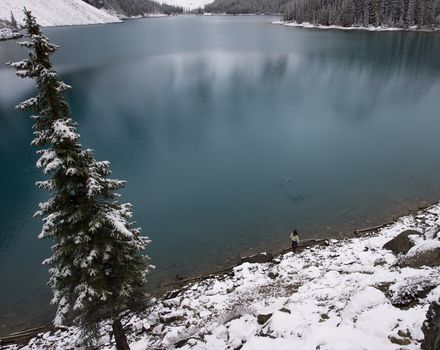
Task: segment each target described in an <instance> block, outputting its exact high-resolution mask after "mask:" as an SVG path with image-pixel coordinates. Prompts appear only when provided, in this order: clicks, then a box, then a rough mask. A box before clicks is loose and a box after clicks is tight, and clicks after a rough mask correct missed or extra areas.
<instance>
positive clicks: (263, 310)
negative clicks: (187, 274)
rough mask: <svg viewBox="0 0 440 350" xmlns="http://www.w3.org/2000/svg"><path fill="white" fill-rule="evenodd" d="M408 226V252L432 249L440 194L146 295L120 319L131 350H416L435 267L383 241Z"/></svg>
mask: <svg viewBox="0 0 440 350" xmlns="http://www.w3.org/2000/svg"><path fill="white" fill-rule="evenodd" d="M409 229H411V230H416V231H418V232H419V233H420V235H419V234H417V235H415V236H414V235H413V236H410V237H413V238H411V240H412V241H413V243H414V244H415V245H414V246H413V247H412V248H411V249H410V250H409V251H408V253H407V255H408V254H409V255H412V254H413V253H415V252H420V251H421V250H423V249H424V248H426V247H435V248H436V249H438V247H439V245H440V203H439V204H436V205H434V206H432V207H430V208H428V209H426V210H425V211H423V212H419V213H416V214H415V215H409V216H406V217H402V218H400V219H399V220H397V222H395V223H394V224H393V225H390V226H387V227H385V228H383V229H381V230H380V231H379V232H377V233H373V234H371V235H369V236H366V237H362V238H355V239H345V240H330V241H328V242H327V244H324V245H322V246H312V247H309V248H307V249H305V250H304V251H302V252H300V253H299V254H296V255H292V253H288V254H286V255H283V256H280V257H278V258H276V259H274V260H273V261H272V262H269V263H264V264H250V263H244V264H242V265H239V266H237V267H235V268H234V269H233V270H232V271H231V272H230V273H227V274H225V275H222V276H217V277H214V278H209V279H205V280H202V281H200V282H197V283H193V284H188V285H186V286H184V287H183V288H182V289H180V290H175V291H173V292H171V293H170V294H169V295H168V298H167V297H165V298H159V299H153V300H152V301H151V306H150V307H149V308H147V310H145V312H144V313H143V314H140V315H133V314H128V315H127V316H126V317H125V318H124V320H123V321H124V325H125V327H124V328H126V329H127V332H128V336H129V341H130V343H131V350H149V349H176V348H178V349H185V350H225V349H242V350H267V349H276V350H292V349H302V350H316V349H321V350H403V349H405V350H420V348H421V342H422V341H423V340H424V336H425V335H424V332H423V331H422V324H423V322H424V321H425V317H426V316H425V315H426V312H427V311H428V308H429V305H430V303H434V302H436V301H437V300H439V298H440V266H433V267H429V266H422V267H420V268H416V267H403V266H402V265H400V263H399V261H400V259H401V258H402V257H403V256H402V255H399V256H395V255H394V254H393V253H392V252H391V251H389V250H386V249H384V248H383V245H384V244H385V243H387V242H388V241H389V240H391V239H392V238H394V237H396V236H397V235H398V234H399V233H401V232H402V231H405V230H409ZM413 232H414V231H413ZM421 233H423V235H422V234H421ZM101 333H102V334H103V335H104V336H103V338H102V340H101V343H100V346H99V348H98V349H100V350H115V345H114V340H113V339H110V334H111V325H110V324H109V323H105V324H103V325H102V328H101ZM79 335H80V333H79V331H78V329H77V328H76V327H69V328H67V329H65V330H58V331H56V332H52V333H51V332H47V333H41V334H39V335H38V336H37V337H35V338H33V339H32V340H31V342H30V343H29V345H27V346H24V347H21V346H10V347H6V348H5V350H6V349H7V350H18V349H22V350H49V349H50V350H75V349H78V348H77V347H76V346H75V341H76V339H77V338H78V337H79ZM402 345H404V347H402ZM430 349H431V348H430Z"/></svg>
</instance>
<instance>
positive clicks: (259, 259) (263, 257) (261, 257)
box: [240, 252, 273, 264]
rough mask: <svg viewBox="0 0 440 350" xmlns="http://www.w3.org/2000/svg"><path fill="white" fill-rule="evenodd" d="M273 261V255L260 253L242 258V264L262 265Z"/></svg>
mask: <svg viewBox="0 0 440 350" xmlns="http://www.w3.org/2000/svg"><path fill="white" fill-rule="evenodd" d="M272 260H273V255H272V254H270V253H266V252H264V253H258V254H255V255H251V256H247V257H244V258H241V262H240V263H241V264H243V263H246V262H248V263H252V264H253V263H257V264H262V263H268V262H271V261H272Z"/></svg>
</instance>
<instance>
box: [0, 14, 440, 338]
mask: <svg viewBox="0 0 440 350" xmlns="http://www.w3.org/2000/svg"><path fill="white" fill-rule="evenodd" d="M269 22H270V18H264V17H249V18H230V17H221V18H170V19H157V20H156V19H155V20H139V21H129V22H126V23H124V24H121V25H109V26H92V27H79V28H52V29H50V30H48V34H49V35H50V37H51V38H53V39H54V40H55V41H56V42H57V43H59V44H60V45H61V47H62V50H61V51H60V52H59V54H58V55H57V56H56V64H57V67H58V69H59V70H60V72H61V73H62V75H63V79H64V80H65V81H66V82H67V83H69V84H71V85H72V86H73V87H74V89H73V91H72V93H71V94H70V95H69V101H70V103H71V105H72V111H73V115H74V117H75V118H76V119H77V120H78V121H79V125H80V126H79V130H80V132H81V135H82V143H83V144H84V146H86V147H92V148H94V149H95V150H96V155H97V157H98V159H109V160H110V161H111V162H112V168H113V171H114V175H115V176H116V177H120V178H123V179H126V180H128V187H127V188H126V189H125V190H124V191H123V198H124V199H125V200H127V201H130V202H132V203H133V204H134V208H135V217H136V220H137V221H138V223H139V225H140V226H142V227H143V228H144V231H145V232H146V233H147V234H148V235H149V236H150V237H151V238H152V239H153V244H152V246H151V250H150V252H149V253H150V255H151V256H152V258H153V263H154V264H155V265H157V269H156V270H155V272H154V273H153V274H152V276H151V280H152V285H156V284H157V283H159V282H162V281H164V280H167V279H170V278H172V277H173V276H174V275H175V274H176V273H180V274H189V273H196V272H199V271H201V270H204V269H212V268H214V267H215V266H220V265H224V264H230V263H232V262H235V261H236V260H238V258H239V256H240V255H241V254H246V253H250V252H254V251H257V250H259V249H264V248H263V247H267V246H270V247H276V246H281V245H283V244H285V241H286V237H287V233H288V232H289V230H290V229H291V228H292V227H293V226H295V227H298V228H299V229H300V232H302V233H303V236H304V237H311V236H322V237H329V236H333V235H338V234H340V233H341V232H342V233H348V232H351V231H352V230H353V229H354V228H359V227H363V226H370V225H372V224H374V223H377V222H382V221H385V220H388V219H389V218H390V217H392V216H393V215H397V214H399V213H401V212H403V211H404V210H405V209H407V208H409V207H411V206H415V205H417V204H419V203H421V202H422V201H424V200H431V199H433V198H438V194H439V190H440V189H439V182H438V178H437V174H438V173H439V170H440V162H439V161H438V157H437V153H438V152H437V150H438V148H439V146H440V145H439V143H440V139H439V138H438V130H439V127H440V120H439V118H438V116H437V114H438V113H437V111H438V109H439V106H440V102H439V100H438V96H439V92H440V91H439V90H440V84H439V78H438V75H439V74H438V73H439V71H440V62H439V61H438V60H437V59H436V58H437V57H439V56H440V44H439V37H438V36H437V35H435V34H420V33H363V32H356V33H351V32H340V31H317V30H305V29H292V28H285V27H281V26H274V25H270V24H269ZM146 33H148V34H150V35H146ZM153 34H154V35H153ZM128 35H129V37H128ZM109 37H111V38H112V39H111V41H108V39H107V38H109ZM115 43H117V45H115ZM79 44H81V47H82V48H84V49H83V50H78V49H77V48H78V45H79ZM22 55H23V51H21V49H17V48H16V47H15V46H13V45H11V44H10V43H2V44H0V61H8V60H13V59H18V58H21V56H22ZM32 87H33V85H32V83H29V82H24V81H19V80H17V79H15V77H14V75H13V72H11V71H9V70H7V69H0V122H1V125H2V128H1V129H0V157H1V162H2V170H3V171H2V173H1V175H0V176H1V180H2V181H0V186H1V189H0V196H1V201H0V206H1V207H0V209H1V210H0V222H2V224H1V225H0V274H1V276H2V279H3V280H2V283H4V285H7V286H9V287H8V288H6V289H2V290H1V291H0V315H3V316H0V326H1V325H3V324H5V323H7V322H10V323H12V324H13V323H17V314H21V318H22V319H23V316H25V317H24V318H26V316H27V315H28V314H29V316H32V317H37V318H39V319H41V318H44V317H46V316H47V308H46V302H47V298H48V292H47V288H46V287H44V283H45V280H46V278H47V273H46V269H45V268H44V267H41V266H40V265H39V264H40V261H41V260H42V259H43V258H44V257H45V256H47V255H48V254H49V248H48V247H49V244H50V243H49V242H39V241H37V240H36V238H35V236H36V235H37V233H38V231H39V229H40V226H41V224H40V222H39V221H38V220H32V218H31V216H32V213H33V211H34V210H35V208H36V205H37V203H38V202H39V201H41V200H44V197H45V194H44V193H42V192H41V191H39V190H37V189H35V188H34V186H33V183H34V182H35V181H36V180H38V179H40V177H41V174H40V173H39V172H38V171H36V170H35V169H34V162H35V159H36V157H35V155H34V150H33V149H32V148H31V147H30V146H29V143H30V140H31V138H32V131H31V128H30V124H31V122H30V121H29V120H28V119H27V118H26V117H25V116H24V115H23V114H22V113H19V112H17V111H14V110H13V106H14V105H15V104H16V103H17V102H18V101H20V100H22V99H24V98H26V97H28V96H30V95H31V94H32V93H33V92H32ZM25 310H28V311H27V312H26V311H25ZM29 310H31V312H30V311H29ZM32 311H34V312H35V314H33V313H32ZM3 331H5V328H4V329H3ZM0 332H2V329H1V328H0Z"/></svg>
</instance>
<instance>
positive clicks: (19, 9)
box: [0, 0, 120, 26]
mask: <svg viewBox="0 0 440 350" xmlns="http://www.w3.org/2000/svg"><path fill="white" fill-rule="evenodd" d="M23 7H26V8H27V9H28V10H30V11H32V13H33V15H34V16H35V17H36V18H37V20H38V23H39V24H40V25H42V26H60V25H78V24H96V23H111V22H119V21H120V20H119V19H118V18H117V17H116V16H113V15H111V14H109V13H108V12H105V11H104V10H99V9H97V8H95V7H93V6H91V5H89V4H87V3H85V2H83V1H81V0H0V18H7V19H9V18H10V17H11V11H12V13H13V14H14V16H15V18H16V19H17V21H18V22H20V23H22V20H23Z"/></svg>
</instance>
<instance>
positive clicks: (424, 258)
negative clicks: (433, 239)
mask: <svg viewBox="0 0 440 350" xmlns="http://www.w3.org/2000/svg"><path fill="white" fill-rule="evenodd" d="M399 265H400V266H401V267H412V268H414V269H418V268H420V267H422V266H431V267H433V266H439V265H440V248H435V249H432V250H424V251H421V252H418V253H416V254H415V255H411V256H405V257H403V258H402V259H400V261H399Z"/></svg>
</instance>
